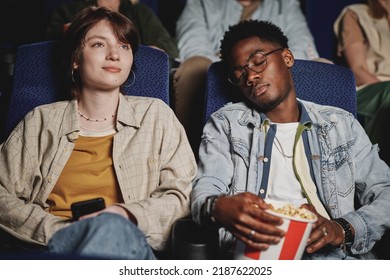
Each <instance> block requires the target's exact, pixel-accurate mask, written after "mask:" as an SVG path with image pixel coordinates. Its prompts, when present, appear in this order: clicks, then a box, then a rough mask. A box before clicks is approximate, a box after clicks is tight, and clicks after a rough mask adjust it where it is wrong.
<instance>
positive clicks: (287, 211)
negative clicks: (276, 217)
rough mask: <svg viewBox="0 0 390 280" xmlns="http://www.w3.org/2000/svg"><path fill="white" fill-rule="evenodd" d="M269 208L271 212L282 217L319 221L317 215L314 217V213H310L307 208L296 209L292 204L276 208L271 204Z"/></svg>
mask: <svg viewBox="0 0 390 280" xmlns="http://www.w3.org/2000/svg"><path fill="white" fill-rule="evenodd" d="M269 206H270V207H271V208H270V211H273V212H275V213H279V214H282V215H286V216H290V217H295V218H301V219H306V220H316V219H317V217H316V215H314V213H312V212H311V211H309V210H307V209H305V208H300V207H296V206H294V205H292V204H286V205H284V206H282V207H275V206H273V205H272V204H269Z"/></svg>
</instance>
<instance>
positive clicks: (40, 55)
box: [5, 41, 169, 136]
mask: <svg viewBox="0 0 390 280" xmlns="http://www.w3.org/2000/svg"><path fill="white" fill-rule="evenodd" d="M59 51H60V48H59V42H58V41H45V42H38V43H32V44H25V45H22V46H20V47H19V48H18V50H17V53H16V61H15V68H14V80H13V88H12V92H11V96H10V101H9V109H8V116H7V120H6V125H5V135H6V136H8V135H9V133H10V132H11V130H12V129H13V128H14V127H15V126H16V125H17V124H18V122H19V121H20V120H21V119H22V118H23V117H24V116H25V115H26V114H27V113H28V112H29V111H31V110H32V109H33V108H34V107H36V106H38V105H42V104H47V103H51V102H55V101H59V100H65V99H69V98H70V93H69V91H68V90H64V89H68V88H69V86H68V85H67V84H66V83H67V82H65V78H64V74H63V71H62V67H61V60H60V59H59V58H60V57H61V55H60V54H59V53H58V52H59ZM134 65H135V68H134V73H135V80H134V83H133V84H132V85H131V86H128V87H123V94H127V95H137V96H148V97H155V98H160V99H162V100H163V101H164V102H165V103H167V104H168V105H169V59H168V55H167V54H166V53H165V52H162V51H160V50H157V49H155V48H151V47H148V46H144V45H141V46H140V47H139V49H138V52H137V54H136V56H135V58H134ZM130 79H131V78H130ZM65 91H66V92H65Z"/></svg>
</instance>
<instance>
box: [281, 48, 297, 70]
mask: <svg viewBox="0 0 390 280" xmlns="http://www.w3.org/2000/svg"><path fill="white" fill-rule="evenodd" d="M282 55H283V59H284V62H285V63H286V65H287V68H291V67H292V66H293V65H294V62H295V58H294V55H293V54H292V52H291V51H290V49H287V48H286V49H283V53H282Z"/></svg>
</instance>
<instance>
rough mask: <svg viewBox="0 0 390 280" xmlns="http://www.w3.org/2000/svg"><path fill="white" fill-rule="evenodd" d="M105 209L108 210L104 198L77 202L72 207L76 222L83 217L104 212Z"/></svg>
mask: <svg viewBox="0 0 390 280" xmlns="http://www.w3.org/2000/svg"><path fill="white" fill-rule="evenodd" d="M104 208H106V204H105V202H104V199H103V198H102V197H98V198H93V199H89V200H84V201H79V202H75V203H72V204H71V206H70V209H71V211H72V218H73V220H74V221H77V220H78V219H79V218H80V217H81V216H84V215H87V214H91V213H94V212H97V211H100V210H103V209H104Z"/></svg>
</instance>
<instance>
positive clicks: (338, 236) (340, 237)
mask: <svg viewBox="0 0 390 280" xmlns="http://www.w3.org/2000/svg"><path fill="white" fill-rule="evenodd" d="M302 208H306V209H308V210H310V211H312V212H313V213H315V214H316V215H317V217H318V220H317V222H316V223H315V224H314V225H313V229H312V231H311V234H310V236H309V239H308V241H307V247H306V251H307V252H308V253H314V252H316V251H317V250H319V249H321V248H322V247H324V246H325V245H327V244H331V245H333V246H339V245H340V244H341V243H342V242H343V241H344V234H343V228H342V227H341V226H340V225H339V224H337V223H335V222H332V221H331V220H328V219H326V218H324V217H322V216H321V215H320V214H318V213H317V211H316V209H315V208H314V207H313V205H309V204H304V205H302Z"/></svg>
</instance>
